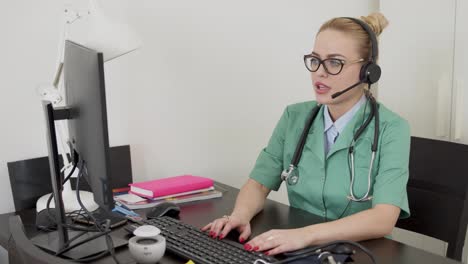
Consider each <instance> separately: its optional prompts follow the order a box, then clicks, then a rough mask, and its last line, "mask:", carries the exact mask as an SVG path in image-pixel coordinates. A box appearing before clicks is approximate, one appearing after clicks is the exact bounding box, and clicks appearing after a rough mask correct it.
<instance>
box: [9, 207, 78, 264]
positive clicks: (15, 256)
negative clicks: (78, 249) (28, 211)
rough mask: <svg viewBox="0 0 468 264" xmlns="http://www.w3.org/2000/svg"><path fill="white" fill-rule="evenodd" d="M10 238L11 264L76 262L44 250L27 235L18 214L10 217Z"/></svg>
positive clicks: (69, 263) (70, 263)
mask: <svg viewBox="0 0 468 264" xmlns="http://www.w3.org/2000/svg"><path fill="white" fill-rule="evenodd" d="M8 222H9V229H10V232H11V234H10V239H9V240H8V260H9V263H10V264H30V263H34V264H72V263H74V262H71V261H68V260H66V259H62V258H58V257H55V256H54V255H51V254H48V253H47V252H45V251H42V250H41V249H39V248H38V247H36V245H34V244H33V243H32V242H31V240H29V238H28V237H27V236H26V234H25V232H24V228H23V222H22V221H21V218H20V217H19V216H18V215H12V216H10V217H9V219H8Z"/></svg>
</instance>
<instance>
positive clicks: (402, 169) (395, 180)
mask: <svg viewBox="0 0 468 264" xmlns="http://www.w3.org/2000/svg"><path fill="white" fill-rule="evenodd" d="M381 135H382V141H381V144H380V166H379V170H378V173H377V176H376V177H375V183H374V194H373V195H374V199H373V202H372V205H373V206H375V205H377V204H392V205H395V206H398V207H399V208H400V209H401V211H400V218H407V217H409V216H410V211H409V207H408V195H407V192H406V184H407V182H408V174H409V169H408V166H409V152H410V140H411V135H410V129H409V125H408V122H406V120H403V119H397V120H395V121H394V122H392V123H389V124H388V125H387V126H386V127H385V130H384V131H383V132H382V134H381Z"/></svg>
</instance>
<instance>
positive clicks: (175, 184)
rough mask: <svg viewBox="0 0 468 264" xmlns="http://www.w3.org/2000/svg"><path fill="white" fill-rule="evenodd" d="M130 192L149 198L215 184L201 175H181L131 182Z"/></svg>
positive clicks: (204, 187)
mask: <svg viewBox="0 0 468 264" xmlns="http://www.w3.org/2000/svg"><path fill="white" fill-rule="evenodd" d="M129 186H130V192H131V193H134V194H136V195H139V196H143V197H147V198H157V197H161V196H167V195H172V194H178V193H184V192H190V191H195V190H200V189H206V188H209V187H212V186H213V180H212V179H210V178H205V177H201V176H193V175H180V176H172V177H168V178H162V179H156V180H150V181H144V182H137V183H131V184H129Z"/></svg>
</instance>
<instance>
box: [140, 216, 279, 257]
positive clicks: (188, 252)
mask: <svg viewBox="0 0 468 264" xmlns="http://www.w3.org/2000/svg"><path fill="white" fill-rule="evenodd" d="M145 222H146V224H150V225H154V226H156V227H157V228H159V229H161V235H162V236H164V237H165V238H166V250H167V251H169V252H172V253H174V254H176V255H179V256H181V257H183V258H185V259H191V260H193V261H194V262H195V263H197V264H224V263H226V264H234V263H236V264H241V263H242V264H246V263H254V262H255V260H258V259H261V260H264V261H266V262H275V261H277V259H275V258H273V257H271V256H266V255H264V254H262V253H260V252H254V251H247V250H245V249H244V247H243V245H241V244H240V243H236V242H234V241H230V240H227V239H223V240H217V239H214V238H211V237H210V236H209V235H208V234H207V233H206V232H202V231H201V230H200V229H198V228H196V227H194V226H191V225H188V224H185V223H182V222H180V221H178V220H176V219H174V218H170V217H167V216H164V217H158V218H154V219H150V220H147V221H145Z"/></svg>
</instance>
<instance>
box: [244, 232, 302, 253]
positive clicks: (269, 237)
mask: <svg viewBox="0 0 468 264" xmlns="http://www.w3.org/2000/svg"><path fill="white" fill-rule="evenodd" d="M307 237H308V236H307V234H306V230H304V228H297V229H272V230H270V231H268V232H265V233H263V234H261V235H258V236H256V237H254V238H253V239H252V240H250V241H249V242H247V243H246V244H245V245H244V248H245V249H246V250H249V251H251V250H253V251H261V252H264V253H265V254H267V255H276V254H279V253H282V252H288V251H294V250H298V249H302V248H305V247H307V246H309V244H310V243H309V241H308V240H307Z"/></svg>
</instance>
